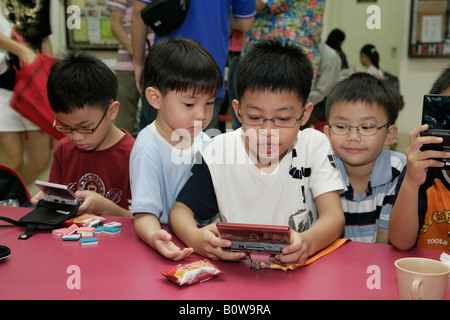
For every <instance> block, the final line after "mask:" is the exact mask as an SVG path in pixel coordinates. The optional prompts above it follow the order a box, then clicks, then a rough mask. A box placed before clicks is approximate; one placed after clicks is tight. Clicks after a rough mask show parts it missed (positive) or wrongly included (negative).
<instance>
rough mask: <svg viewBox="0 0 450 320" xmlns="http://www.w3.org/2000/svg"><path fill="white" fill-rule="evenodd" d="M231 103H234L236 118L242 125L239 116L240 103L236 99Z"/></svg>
mask: <svg viewBox="0 0 450 320" xmlns="http://www.w3.org/2000/svg"><path fill="white" fill-rule="evenodd" d="M231 103H232V106H233V110H234V114H235V115H236V118H237V119H238V120H239V122H240V123H242V121H241V117H240V116H239V101H237V100H236V99H233V101H232V102H231Z"/></svg>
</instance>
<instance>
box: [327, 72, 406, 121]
mask: <svg viewBox="0 0 450 320" xmlns="http://www.w3.org/2000/svg"><path fill="white" fill-rule="evenodd" d="M358 101H359V102H367V103H376V104H378V105H379V106H380V107H381V108H383V109H384V110H385V112H386V114H387V116H388V122H389V124H394V123H395V121H396V120H397V117H398V113H399V111H400V108H401V97H400V94H399V93H398V92H397V91H396V90H394V89H393V88H391V87H390V86H389V85H387V84H386V83H384V82H383V80H380V79H378V78H376V77H374V76H372V75H370V74H368V73H362V72H359V73H355V74H353V75H351V76H350V77H349V78H347V79H345V80H342V81H341V82H339V83H338V84H336V86H334V88H333V89H332V90H331V92H330V94H329V95H328V97H327V102H326V109H325V116H326V119H327V121H328V120H329V117H330V110H331V108H332V107H333V105H334V104H336V103H338V102H358Z"/></svg>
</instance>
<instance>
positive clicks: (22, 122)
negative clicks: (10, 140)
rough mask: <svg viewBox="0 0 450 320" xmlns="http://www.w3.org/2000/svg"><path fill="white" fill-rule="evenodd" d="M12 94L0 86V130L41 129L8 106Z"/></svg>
mask: <svg viewBox="0 0 450 320" xmlns="http://www.w3.org/2000/svg"><path fill="white" fill-rule="evenodd" d="M12 95H13V92H12V91H10V90H6V89H3V88H0V132H22V131H36V130H41V129H40V128H39V127H38V126H37V125H35V124H34V123H33V122H31V121H30V120H28V119H27V118H25V117H23V116H22V115H21V114H20V113H18V112H17V111H16V110H14V109H13V108H12V107H11V106H10V104H9V100H10V99H11V97H12Z"/></svg>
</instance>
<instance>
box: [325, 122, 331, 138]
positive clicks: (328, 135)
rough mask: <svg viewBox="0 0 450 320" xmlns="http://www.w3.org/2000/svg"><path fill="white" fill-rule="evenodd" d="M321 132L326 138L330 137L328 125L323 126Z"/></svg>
mask: <svg viewBox="0 0 450 320" xmlns="http://www.w3.org/2000/svg"><path fill="white" fill-rule="evenodd" d="M323 133H325V135H326V136H327V137H328V139H329V138H330V127H329V126H328V125H324V126H323Z"/></svg>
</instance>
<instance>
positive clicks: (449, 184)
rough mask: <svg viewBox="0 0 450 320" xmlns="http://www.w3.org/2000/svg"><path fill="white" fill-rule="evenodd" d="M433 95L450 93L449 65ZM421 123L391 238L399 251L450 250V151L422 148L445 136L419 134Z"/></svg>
mask: <svg viewBox="0 0 450 320" xmlns="http://www.w3.org/2000/svg"><path fill="white" fill-rule="evenodd" d="M430 94H441V95H450V67H448V68H447V69H445V70H444V71H443V72H442V74H441V75H440V76H439V78H438V79H437V80H436V82H435V83H434V85H433V87H432V89H431V91H430ZM426 130H428V125H426V124H425V125H421V126H419V127H417V128H415V129H413V130H412V131H411V133H410V134H409V147H408V150H407V151H406V156H407V159H408V164H407V168H406V170H404V171H403V172H402V176H401V179H402V180H403V182H402V184H401V186H399V189H400V190H399V192H398V197H397V200H396V202H395V205H394V208H393V210H392V214H391V220H390V224H389V240H390V241H391V243H392V245H394V246H395V247H396V248H398V249H400V250H408V249H410V248H411V247H413V246H414V245H416V246H417V247H419V248H428V249H438V250H443V251H448V250H450V214H449V213H448V212H449V210H450V170H443V169H442V167H443V166H444V165H445V164H444V162H443V161H439V160H436V159H439V158H440V159H450V153H447V152H444V151H438V150H427V151H421V148H422V147H423V146H424V145H426V144H439V143H442V142H443V138H442V137H433V136H420V134H421V133H422V132H424V131H426Z"/></svg>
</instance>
